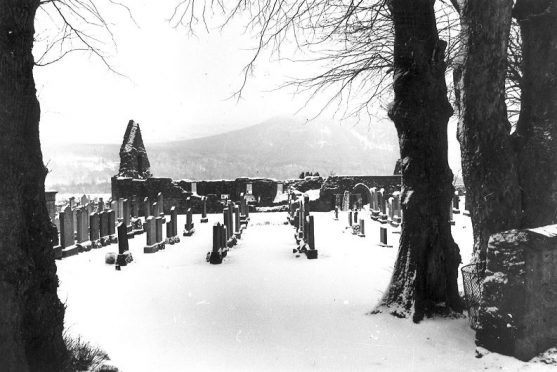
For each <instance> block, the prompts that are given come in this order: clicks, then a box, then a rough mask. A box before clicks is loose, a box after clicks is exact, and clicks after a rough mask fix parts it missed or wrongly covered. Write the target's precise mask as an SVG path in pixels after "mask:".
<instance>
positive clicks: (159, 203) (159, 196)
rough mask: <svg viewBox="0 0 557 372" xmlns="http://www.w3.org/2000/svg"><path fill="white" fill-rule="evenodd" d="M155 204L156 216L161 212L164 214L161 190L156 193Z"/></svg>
mask: <svg viewBox="0 0 557 372" xmlns="http://www.w3.org/2000/svg"><path fill="white" fill-rule="evenodd" d="M157 205H158V210H157V212H158V214H157V216H158V215H160V214H161V213H163V214H164V198H163V196H162V192H159V193H158V194H157Z"/></svg>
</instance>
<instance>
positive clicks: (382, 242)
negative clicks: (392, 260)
mask: <svg viewBox="0 0 557 372" xmlns="http://www.w3.org/2000/svg"><path fill="white" fill-rule="evenodd" d="M379 246H380V247H385V248H392V247H393V246H392V245H389V242H388V241H387V228H386V227H381V226H380V227H379Z"/></svg>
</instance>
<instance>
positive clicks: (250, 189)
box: [246, 183, 253, 195]
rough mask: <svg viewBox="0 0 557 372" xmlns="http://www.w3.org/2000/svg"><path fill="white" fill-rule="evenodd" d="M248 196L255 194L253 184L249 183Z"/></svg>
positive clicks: (247, 185)
mask: <svg viewBox="0 0 557 372" xmlns="http://www.w3.org/2000/svg"><path fill="white" fill-rule="evenodd" d="M246 194H248V195H251V194H253V184H252V183H247V184H246Z"/></svg>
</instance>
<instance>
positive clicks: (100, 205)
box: [97, 198, 104, 213]
mask: <svg viewBox="0 0 557 372" xmlns="http://www.w3.org/2000/svg"><path fill="white" fill-rule="evenodd" d="M102 211H104V200H103V198H99V202H98V203H97V212H99V213H100V212H102Z"/></svg>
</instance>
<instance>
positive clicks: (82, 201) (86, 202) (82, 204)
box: [79, 195, 89, 206]
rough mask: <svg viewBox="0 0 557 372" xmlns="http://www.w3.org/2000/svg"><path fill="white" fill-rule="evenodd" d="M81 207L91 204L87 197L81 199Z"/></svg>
mask: <svg viewBox="0 0 557 372" xmlns="http://www.w3.org/2000/svg"><path fill="white" fill-rule="evenodd" d="M79 204H80V205H81V206H84V205H86V204H89V198H88V197H87V195H83V196H82V197H81V199H80V203H79Z"/></svg>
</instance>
